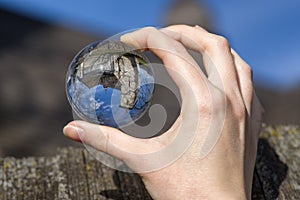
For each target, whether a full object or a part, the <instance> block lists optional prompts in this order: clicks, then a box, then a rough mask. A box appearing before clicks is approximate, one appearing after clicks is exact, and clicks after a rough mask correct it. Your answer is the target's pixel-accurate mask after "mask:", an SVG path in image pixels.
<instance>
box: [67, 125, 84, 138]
mask: <svg viewBox="0 0 300 200" xmlns="http://www.w3.org/2000/svg"><path fill="white" fill-rule="evenodd" d="M63 133H64V135H65V136H69V137H73V136H75V135H79V136H82V135H83V134H84V131H83V129H82V128H80V127H78V126H73V125H69V124H68V125H66V126H65V127H64V129H63Z"/></svg>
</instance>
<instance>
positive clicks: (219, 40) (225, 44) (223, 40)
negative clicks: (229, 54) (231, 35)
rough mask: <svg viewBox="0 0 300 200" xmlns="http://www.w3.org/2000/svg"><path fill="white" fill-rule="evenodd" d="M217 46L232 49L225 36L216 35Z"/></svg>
mask: <svg viewBox="0 0 300 200" xmlns="http://www.w3.org/2000/svg"><path fill="white" fill-rule="evenodd" d="M215 46H217V47H218V48H221V49H230V44H229V41H228V40H227V39H226V38H225V37H224V36H219V35H218V36H216V37H215Z"/></svg>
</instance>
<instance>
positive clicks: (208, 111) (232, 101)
mask: <svg viewBox="0 0 300 200" xmlns="http://www.w3.org/2000/svg"><path fill="white" fill-rule="evenodd" d="M185 38H190V40H187V39H185ZM121 40H122V41H123V42H125V43H127V44H129V45H132V46H134V47H136V48H142V49H149V50H151V51H152V52H153V53H155V54H156V55H157V56H158V57H160V58H161V59H162V61H163V63H164V65H165V67H166V69H167V71H168V72H169V74H170V75H171V77H172V78H173V80H174V81H175V83H176V84H177V86H178V88H179V90H180V93H181V96H182V106H181V112H180V115H179V117H178V119H177V120H176V122H175V123H174V124H173V125H172V127H171V128H170V129H169V130H168V131H167V132H165V133H164V134H162V135H161V136H158V137H155V138H151V139H140V138H134V137H131V136H129V135H127V134H125V133H123V132H121V131H120V130H117V129H115V128H111V127H106V126H100V125H95V124H90V123H87V122H83V121H73V122H70V123H69V124H68V125H67V126H66V127H65V128H64V134H65V135H66V136H68V137H69V138H71V139H73V140H76V141H82V142H84V143H86V144H89V145H91V146H93V147H94V148H96V149H98V150H100V151H103V152H106V153H108V154H110V155H112V156H114V157H116V158H118V159H120V160H122V161H124V162H125V163H126V164H127V165H128V166H129V167H130V168H132V169H133V170H134V171H136V172H138V173H139V175H140V176H141V177H142V180H143V182H144V184H145V186H146V188H147V190H148V191H149V193H150V195H151V196H152V197H153V198H154V199H220V198H222V199H226V198H228V199H233V198H235V199H246V198H248V199H250V198H251V187H252V177H253V170H254V164H255V158H256V149H257V141H258V135H259V130H260V126H261V120H262V114H263V109H262V107H261V106H260V103H259V101H258V99H257V97H256V95H255V93H254V90H253V85H252V71H251V68H250V67H249V65H248V64H247V63H246V62H245V61H243V60H242V59H241V58H240V56H239V55H238V54H237V53H236V52H235V51H234V50H233V49H231V48H230V45H229V43H228V41H227V40H226V39H224V38H223V37H221V36H218V35H214V34H212V33H209V32H207V31H206V30H204V29H202V28H201V27H199V26H196V27H190V26H186V25H175V26H169V27H166V28H163V29H160V30H157V29H154V28H151V27H150V28H143V29H140V30H137V31H135V32H132V33H129V34H126V35H124V36H122V38H121ZM184 46H185V47H186V48H189V49H193V50H195V51H199V52H201V53H202V55H203V60H204V65H205V68H206V71H207V75H208V77H205V76H204V74H203V73H202V72H201V70H199V69H198V68H197V67H195V66H196V65H197V64H196V62H195V61H194V60H193V58H192V57H191V56H190V55H189V54H188V52H187V50H186V48H185V47H184ZM178 55H180V56H178ZM176 71H180V72H181V73H180V74H181V75H180V77H179V76H178V75H177V74H176V73H175V72H176ZM191 96H193V97H194V98H191ZM191 99H194V101H191ZM223 111H224V113H223ZM199 114H200V115H201V118H200V123H199V126H198V125H197V126H193V124H190V123H191V120H192V119H197V118H199ZM219 115H221V116H224V119H222V120H221V121H220V122H219V123H223V122H224V125H223V126H222V129H220V130H219V132H220V134H219V133H212V135H219V137H216V138H215V139H218V140H217V141H215V142H216V144H215V146H214V147H213V148H210V150H209V151H206V154H205V156H204V157H201V156H200V153H201V152H203V151H202V150H203V141H204V139H205V136H206V133H207V132H209V130H210V126H211V124H210V122H211V120H212V119H213V118H214V116H219ZM192 126H193V127H196V128H195V129H191V128H190V127H192ZM212 130H214V129H212ZM182 132H183V133H184V134H185V137H187V138H188V137H191V136H194V139H193V141H192V143H191V145H190V146H189V147H188V149H187V150H186V151H184V153H183V154H182V155H181V156H180V157H178V159H176V160H174V162H173V163H171V164H169V165H167V166H165V167H163V168H159V169H158V170H154V171H151V170H150V171H148V172H147V170H144V169H151V165H153V163H157V162H159V161H160V160H159V158H158V159H156V158H153V159H144V158H143V155H145V154H147V153H149V152H153V151H157V150H160V149H163V148H164V147H166V146H167V145H168V144H170V143H171V142H172V141H173V140H174V138H176V136H178V135H179V134H180V133H182ZM209 136H210V135H209ZM174 152H175V149H174ZM204 152H205V150H204ZM137 155H139V156H137Z"/></svg>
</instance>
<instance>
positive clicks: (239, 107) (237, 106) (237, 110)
mask: <svg viewBox="0 0 300 200" xmlns="http://www.w3.org/2000/svg"><path fill="white" fill-rule="evenodd" d="M233 110H234V115H235V117H236V119H237V120H238V121H239V122H245V120H246V118H247V110H246V107H245V106H244V103H243V102H241V101H238V102H234V108H233Z"/></svg>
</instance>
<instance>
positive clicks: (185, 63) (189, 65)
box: [121, 27, 207, 95]
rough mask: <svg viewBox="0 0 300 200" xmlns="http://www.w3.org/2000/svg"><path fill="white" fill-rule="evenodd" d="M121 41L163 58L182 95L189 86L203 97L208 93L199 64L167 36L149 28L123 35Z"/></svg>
mask: <svg viewBox="0 0 300 200" xmlns="http://www.w3.org/2000/svg"><path fill="white" fill-rule="evenodd" d="M121 41H122V42H125V43H127V44H129V45H132V46H134V47H135V48H138V49H150V50H151V51H152V52H153V53H155V54H156V55H157V56H158V57H159V58H161V59H162V61H163V63H164V65H165V67H166V69H167V71H168V73H169V74H170V76H171V77H172V78H173V80H174V81H175V83H176V85H177V86H178V87H179V90H180V92H181V94H182V95H185V94H188V88H187V84H188V86H189V87H190V88H191V89H192V91H193V92H194V93H199V92H201V93H202V95H203V93H204V92H205V91H207V86H206V77H205V75H204V74H203V73H202V72H201V71H200V70H198V68H197V67H196V66H197V63H196V62H195V61H194V59H193V58H192V57H191V55H190V54H189V53H188V52H187V50H186V49H185V48H184V46H183V45H182V44H181V43H179V42H178V41H176V40H174V39H172V38H170V37H169V36H167V35H166V34H164V33H162V32H160V31H158V30H157V29H155V28H152V27H147V28H143V29H140V30H137V31H135V32H131V33H128V34H125V35H123V36H122V37H121Z"/></svg>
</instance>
